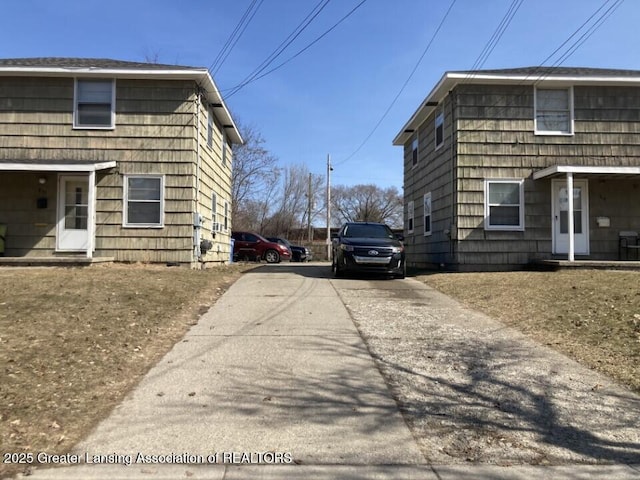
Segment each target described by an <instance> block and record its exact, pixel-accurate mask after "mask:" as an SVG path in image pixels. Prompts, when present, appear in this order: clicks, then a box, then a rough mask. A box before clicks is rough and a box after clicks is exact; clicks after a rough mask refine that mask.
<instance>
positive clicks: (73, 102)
mask: <svg viewBox="0 0 640 480" xmlns="http://www.w3.org/2000/svg"><path fill="white" fill-rule="evenodd" d="M241 142H242V138H241V136H240V133H239V132H238V129H237V128H236V125H235V124H234V121H233V119H232V118H231V115H230V113H229V111H228V109H227V107H226V106H225V103H224V101H223V100H222V97H221V95H220V93H219V91H218V89H217V87H216V85H215V83H214V81H213V79H212V77H211V75H210V74H209V72H208V70H207V69H206V68H193V67H183V66H175V65H158V64H149V63H135V62H125V61H117V60H105V59H86V58H80V59H77V58H27V59H0V229H1V230H2V231H3V232H4V242H3V247H4V251H3V252H0V254H3V255H4V259H5V261H10V260H11V259H14V260H23V261H24V260H26V261H30V260H33V261H34V262H35V261H36V260H38V261H46V259H51V260H52V261H55V260H58V261H59V260H60V259H62V260H64V259H69V260H75V261H77V260H79V259H85V261H99V260H104V259H109V260H115V261H123V262H161V263H168V264H180V265H188V266H192V267H195V266H200V265H203V264H206V263H209V262H225V261H228V260H229V258H230V244H231V240H230V239H231V218H230V212H231V205H230V203H231V167H232V158H231V144H233V143H241Z"/></svg>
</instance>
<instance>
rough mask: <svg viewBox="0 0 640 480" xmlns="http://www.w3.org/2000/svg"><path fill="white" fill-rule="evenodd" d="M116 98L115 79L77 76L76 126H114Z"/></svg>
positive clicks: (74, 109)
mask: <svg viewBox="0 0 640 480" xmlns="http://www.w3.org/2000/svg"><path fill="white" fill-rule="evenodd" d="M115 99H116V82H115V80H104V79H103V80H95V79H84V78H77V79H76V81H75V88H74V101H73V126H74V128H113V127H114V125H115V103H116V102H115Z"/></svg>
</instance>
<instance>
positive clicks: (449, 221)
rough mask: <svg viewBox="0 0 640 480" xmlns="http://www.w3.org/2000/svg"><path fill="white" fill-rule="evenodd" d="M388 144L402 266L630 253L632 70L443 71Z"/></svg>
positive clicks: (638, 201)
mask: <svg viewBox="0 0 640 480" xmlns="http://www.w3.org/2000/svg"><path fill="white" fill-rule="evenodd" d="M393 143H394V145H398V146H402V147H403V149H404V198H405V200H404V201H405V232H404V233H405V239H406V249H407V261H408V265H410V266H415V267H422V268H424V267H446V268H450V269H454V270H460V271H465V270H466V271H472V270H505V269H514V268H521V267H523V266H525V265H527V264H530V263H532V262H537V261H540V260H549V259H569V260H576V259H591V260H618V259H621V258H622V259H625V258H635V257H633V256H634V255H635V254H636V252H637V250H635V251H634V250H631V249H627V248H625V247H626V246H627V245H630V244H633V243H634V242H635V241H636V240H635V238H634V237H633V236H632V235H633V233H635V232H640V71H629V70H610V69H593V68H568V67H567V68H546V67H529V68H517V69H506V70H483V71H475V72H448V73H445V74H444V76H443V77H442V78H441V80H440V81H439V82H438V84H437V85H436V86H435V87H434V88H433V90H432V91H431V92H430V93H429V95H427V97H426V98H425V99H424V101H423V102H421V103H420V106H419V107H418V109H417V110H416V112H415V113H414V114H413V116H412V117H411V118H410V119H409V120H408V121H407V123H406V124H405V125H404V126H403V127H402V129H401V130H400V132H399V133H398V134H397V135H396V137H395V139H394V141H393ZM568 192H572V194H568ZM571 225H573V228H571ZM621 235H622V236H623V237H624V236H625V235H628V236H629V238H623V239H622V240H621Z"/></svg>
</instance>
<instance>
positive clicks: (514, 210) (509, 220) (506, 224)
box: [484, 180, 524, 230]
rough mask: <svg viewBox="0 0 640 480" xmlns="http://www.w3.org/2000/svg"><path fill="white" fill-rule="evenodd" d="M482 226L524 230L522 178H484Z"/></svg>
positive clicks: (492, 228)
mask: <svg viewBox="0 0 640 480" xmlns="http://www.w3.org/2000/svg"><path fill="white" fill-rule="evenodd" d="M484 188H485V191H484V228H485V229H486V230H524V180H485V185H484Z"/></svg>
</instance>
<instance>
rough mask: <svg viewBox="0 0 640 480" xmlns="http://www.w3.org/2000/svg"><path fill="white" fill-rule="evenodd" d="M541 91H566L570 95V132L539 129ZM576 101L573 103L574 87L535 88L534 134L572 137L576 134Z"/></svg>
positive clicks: (568, 112) (568, 113)
mask: <svg viewBox="0 0 640 480" xmlns="http://www.w3.org/2000/svg"><path fill="white" fill-rule="evenodd" d="M541 90H565V91H566V92H567V95H568V100H569V109H568V111H567V115H568V116H569V122H568V124H569V130H568V131H563V130H540V129H539V128H538V92H539V91H541ZM574 123H575V122H574V101H573V87H561V86H559V87H552V86H547V87H540V88H539V87H537V86H536V87H534V92H533V125H534V134H535V135H564V136H571V135H573V134H574V131H575V130H574Z"/></svg>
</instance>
